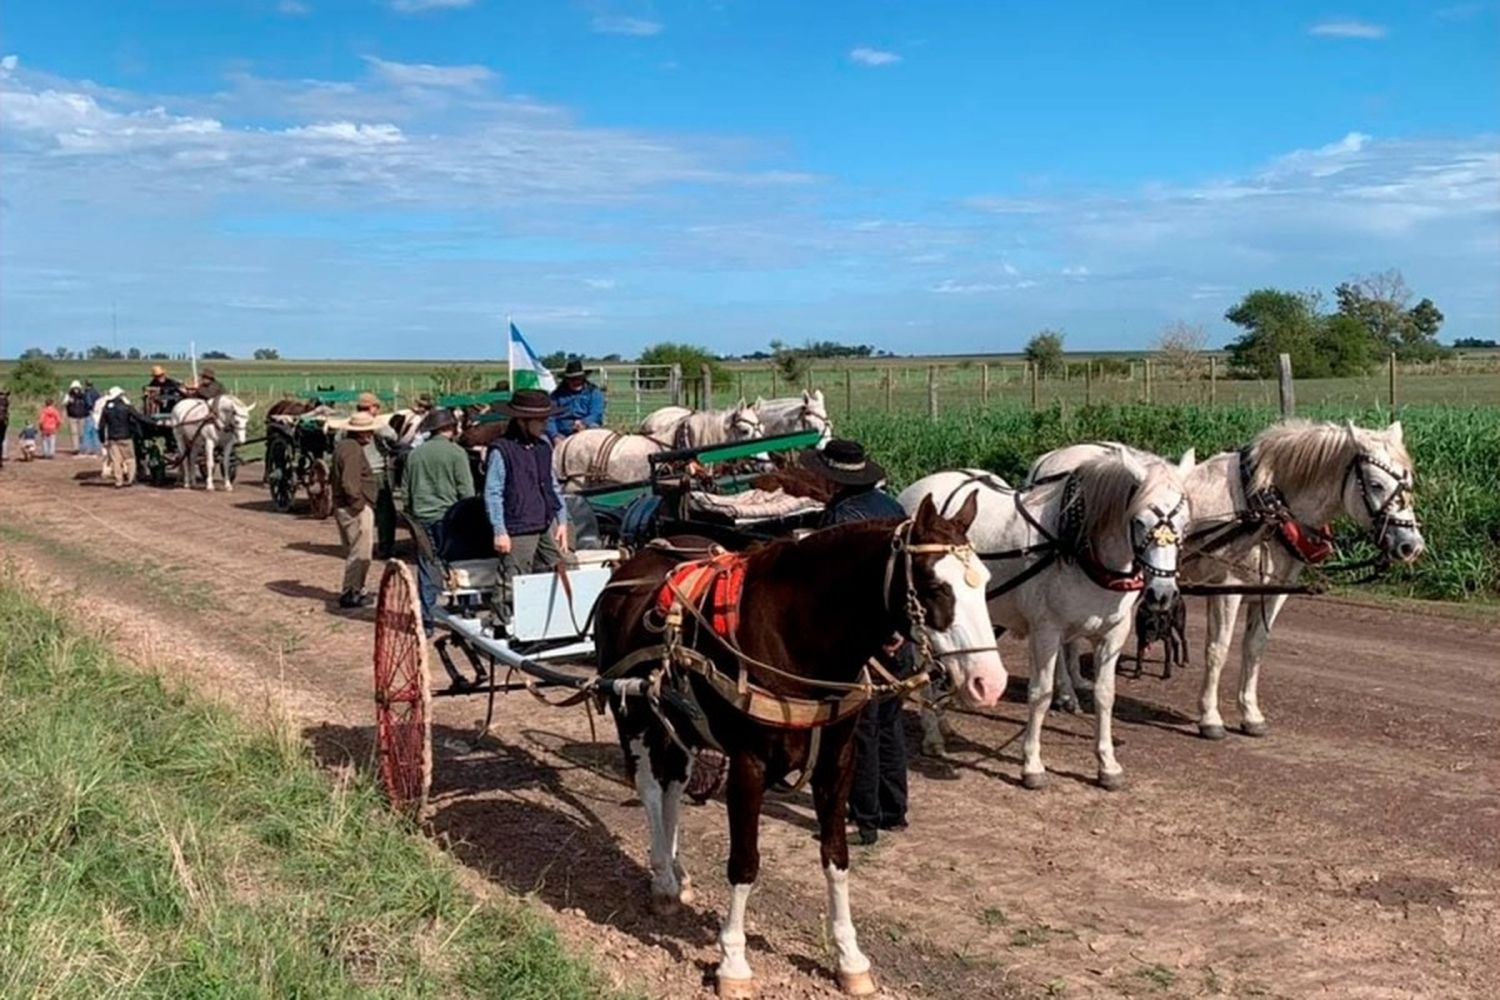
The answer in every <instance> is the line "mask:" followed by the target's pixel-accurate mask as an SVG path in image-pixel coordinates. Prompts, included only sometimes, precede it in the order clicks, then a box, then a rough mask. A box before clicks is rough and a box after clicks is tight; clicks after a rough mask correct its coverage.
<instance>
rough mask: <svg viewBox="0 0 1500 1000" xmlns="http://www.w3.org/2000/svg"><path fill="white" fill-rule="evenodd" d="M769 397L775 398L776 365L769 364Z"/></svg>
mask: <svg viewBox="0 0 1500 1000" xmlns="http://www.w3.org/2000/svg"><path fill="white" fill-rule="evenodd" d="M771 398H772V399H775V398H776V366H774V365H772V366H771Z"/></svg>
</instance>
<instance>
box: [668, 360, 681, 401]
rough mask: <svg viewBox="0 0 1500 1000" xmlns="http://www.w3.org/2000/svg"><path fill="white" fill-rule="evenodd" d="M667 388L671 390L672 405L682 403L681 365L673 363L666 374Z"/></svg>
mask: <svg viewBox="0 0 1500 1000" xmlns="http://www.w3.org/2000/svg"><path fill="white" fill-rule="evenodd" d="M667 388H668V389H669V390H671V394H672V405H673V406H681V405H682V365H680V364H674V365H673V366H672V369H671V372H670V373H669V374H668V375H667Z"/></svg>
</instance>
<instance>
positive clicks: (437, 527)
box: [417, 521, 447, 637]
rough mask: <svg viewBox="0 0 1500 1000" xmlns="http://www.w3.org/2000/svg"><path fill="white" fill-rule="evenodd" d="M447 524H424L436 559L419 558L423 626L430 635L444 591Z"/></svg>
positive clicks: (418, 578)
mask: <svg viewBox="0 0 1500 1000" xmlns="http://www.w3.org/2000/svg"><path fill="white" fill-rule="evenodd" d="M444 527H445V525H444V524H443V522H442V521H432V522H429V523H426V524H423V525H422V528H423V530H424V531H426V532H427V539H428V541H430V542H431V543H432V551H433V555H434V556H435V558H434V559H422V558H418V559H417V590H418V592H419V593H420V595H421V598H422V628H423V629H424V630H425V631H426V632H427V635H428V636H429V637H430V636H431V635H432V628H433V626H432V609H433V608H435V607H437V603H438V599H439V598H440V596H441V595H442V593H443V579H442V572H443V569H442V565H441V560H442V552H443V542H444V541H445V540H446V534H447V533H446V532H445V531H444V530H443V529H444Z"/></svg>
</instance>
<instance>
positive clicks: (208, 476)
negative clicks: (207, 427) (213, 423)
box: [203, 434, 214, 493]
mask: <svg viewBox="0 0 1500 1000" xmlns="http://www.w3.org/2000/svg"><path fill="white" fill-rule="evenodd" d="M203 479H204V486H203V488H204V489H205V490H208V492H210V493H212V492H213V491H214V439H213V438H211V437H209V436H208V435H207V434H205V435H203Z"/></svg>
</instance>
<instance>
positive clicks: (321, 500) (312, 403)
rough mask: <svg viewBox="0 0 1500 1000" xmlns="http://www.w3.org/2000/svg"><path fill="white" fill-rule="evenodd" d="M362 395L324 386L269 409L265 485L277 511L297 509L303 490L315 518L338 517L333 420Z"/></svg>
mask: <svg viewBox="0 0 1500 1000" xmlns="http://www.w3.org/2000/svg"><path fill="white" fill-rule="evenodd" d="M360 395H361V393H360V392H359V391H358V390H355V389H348V390H340V389H324V388H322V387H321V386H320V387H319V388H318V390H317V391H316V392H315V393H314V394H313V395H311V396H309V397H308V398H307V399H305V400H293V399H286V400H282V401H281V402H279V403H275V404H273V405H272V406H271V409H270V410H269V411H267V413H266V457H265V484H266V490H267V491H268V492H269V493H270V494H271V502H272V503H273V504H275V506H276V509H277V510H279V511H282V512H283V513H285V512H286V511H289V510H291V509H292V503H293V501H295V500H296V498H297V492H298V491H299V490H301V491H303V492H305V493H306V494H307V502H308V511H309V513H311V514H312V516H313V517H315V518H318V519H320V520H321V519H323V518H326V517H328V516H329V515H330V514H332V513H333V488H332V485H331V482H330V475H331V467H332V462H333V446H334V435H335V432H334V431H333V430H332V429H330V427H329V426H328V422H329V420H331V419H335V418H337V417H339V416H341V415H342V411H343V410H346V409H349V408H351V407H353V405H354V404H355V403H356V402H357V401H358V399H359V397H360Z"/></svg>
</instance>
